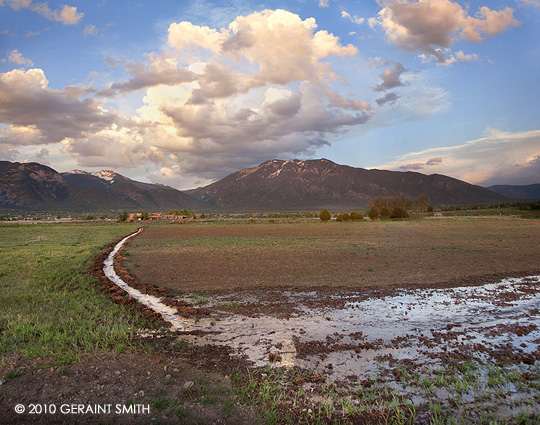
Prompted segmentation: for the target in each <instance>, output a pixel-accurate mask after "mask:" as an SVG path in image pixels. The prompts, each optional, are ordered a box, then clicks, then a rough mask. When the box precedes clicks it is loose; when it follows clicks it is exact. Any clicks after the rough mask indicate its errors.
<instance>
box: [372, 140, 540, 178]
mask: <svg viewBox="0 0 540 425" xmlns="http://www.w3.org/2000/svg"><path fill="white" fill-rule="evenodd" d="M377 168H385V169H390V170H398V171H409V170H412V171H419V172H422V173H425V174H436V173H437V174H444V175H447V176H452V177H455V178H458V179H460V180H464V181H466V182H469V183H472V184H479V185H482V186H491V185H495V184H517V185H519V184H530V183H531V182H539V183H540V130H534V131H526V132H519V133H508V132H499V131H489V132H488V134H487V135H486V137H483V138H480V139H476V140H472V141H469V142H467V143H464V144H462V145H458V146H452V147H442V148H435V149H427V150H424V151H421V152H413V153H409V154H407V155H403V156H401V157H399V158H397V159H396V160H395V161H392V162H390V163H386V164H382V165H380V166H378V167H377Z"/></svg>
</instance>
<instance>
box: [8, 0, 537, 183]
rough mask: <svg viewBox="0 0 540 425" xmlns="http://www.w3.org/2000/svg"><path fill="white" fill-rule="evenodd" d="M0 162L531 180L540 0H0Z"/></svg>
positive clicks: (161, 175)
mask: <svg viewBox="0 0 540 425" xmlns="http://www.w3.org/2000/svg"><path fill="white" fill-rule="evenodd" d="M0 43H1V44H0V47H1V49H0V159H2V160H10V161H19V162H23V161H37V162H41V163H44V164H47V165H50V166H52V167H53V168H55V169H57V170H59V171H68V170H71V169H75V168H78V169H84V170H89V171H97V170H101V169H113V170H115V171H117V172H119V173H121V174H124V175H126V176H129V177H131V178H135V179H138V180H143V181H150V182H156V183H163V184H168V185H170V186H173V187H176V188H180V189H187V188H190V187H196V186H202V185H206V184H209V183H211V182H212V181H215V180H216V179H219V178H222V177H224V176H225V175H227V174H229V173H231V172H234V171H237V170H239V169H241V168H245V167H251V166H255V165H258V164H260V163H262V162H264V161H266V160H270V159H275V158H277V159H292V158H299V159H309V158H321V157H325V158H328V159H330V160H332V161H335V162H337V163H340V164H346V165H351V166H354V167H363V168H384V169H392V170H398V171H418V172H422V173H425V174H433V173H440V174H446V175H449V176H452V177H456V178H459V179H462V180H465V181H467V182H470V183H473V184H480V185H484V186H489V185H492V184H531V183H540V108H539V107H538V104H539V101H538V99H539V98H540V0H501V1H499V2H493V1H486V0H483V1H477V0H471V1H468V2H463V1H452V0H378V1H375V0H303V1H299V0H287V1H285V0H283V1H272V0H271V1H250V0H240V1H232V2H221V1H210V0H199V1H190V2H183V1H182V2H179V1H172V0H155V1H151V2H150V1H144V0H142V1H112V0H101V1H97V2H83V1H80V0H79V1H71V2H69V1H68V2H62V1H61V2H55V1H48V2H43V1H34V0H0Z"/></svg>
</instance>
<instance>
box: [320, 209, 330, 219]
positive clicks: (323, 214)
mask: <svg viewBox="0 0 540 425" xmlns="http://www.w3.org/2000/svg"><path fill="white" fill-rule="evenodd" d="M319 218H320V219H321V221H330V219H331V218H332V215H331V214H330V213H329V212H328V210H322V211H321V212H320V213H319Z"/></svg>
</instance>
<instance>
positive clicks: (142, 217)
mask: <svg viewBox="0 0 540 425" xmlns="http://www.w3.org/2000/svg"><path fill="white" fill-rule="evenodd" d="M141 219H143V220H148V211H141Z"/></svg>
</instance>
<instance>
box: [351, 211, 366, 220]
mask: <svg viewBox="0 0 540 425" xmlns="http://www.w3.org/2000/svg"><path fill="white" fill-rule="evenodd" d="M350 216H351V221H362V220H363V219H364V216H363V215H362V214H360V213H357V212H356V211H353V212H352V213H351V214H350Z"/></svg>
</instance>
